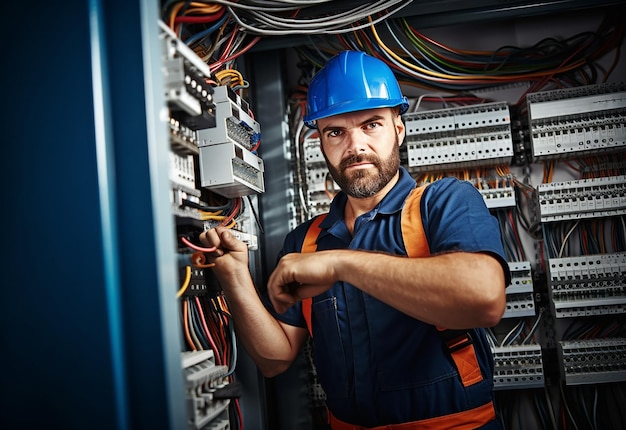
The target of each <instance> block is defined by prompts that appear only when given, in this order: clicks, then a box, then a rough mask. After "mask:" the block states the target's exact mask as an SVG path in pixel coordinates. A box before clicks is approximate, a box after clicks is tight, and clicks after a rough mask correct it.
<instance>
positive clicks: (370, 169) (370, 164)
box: [317, 108, 404, 198]
mask: <svg viewBox="0 0 626 430" xmlns="http://www.w3.org/2000/svg"><path fill="white" fill-rule="evenodd" d="M317 126H318V129H319V132H320V139H321V142H322V153H323V154H324V158H325V159H326V164H327V165H328V170H329V171H330V174H331V175H332V177H333V179H334V180H335V182H336V183H337V185H339V187H341V189H342V190H344V192H346V193H347V194H348V195H349V196H352V197H356V198H367V197H372V196H374V195H375V194H376V193H378V192H379V191H380V190H382V189H383V187H384V186H385V185H387V184H388V183H389V181H391V180H392V179H393V178H394V177H395V176H396V175H397V173H398V169H399V167H400V145H401V144H402V141H403V140H404V124H403V123H402V119H401V118H400V116H399V115H397V114H396V113H395V112H394V111H393V110H392V109H390V108H380V109H371V110H366V111H358V112H350V113H346V114H341V115H335V116H332V117H328V118H323V119H320V120H318V122H317Z"/></svg>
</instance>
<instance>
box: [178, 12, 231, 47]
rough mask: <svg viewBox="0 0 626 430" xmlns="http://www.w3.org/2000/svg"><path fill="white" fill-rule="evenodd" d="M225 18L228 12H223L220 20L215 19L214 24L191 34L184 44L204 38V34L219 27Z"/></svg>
mask: <svg viewBox="0 0 626 430" xmlns="http://www.w3.org/2000/svg"><path fill="white" fill-rule="evenodd" d="M226 19H228V14H224V16H222V17H221V18H220V20H219V21H217V22H216V23H215V24H213V25H212V26H211V27H209V28H207V29H206V30H202V31H201V32H199V33H196V34H194V35H193V36H191V37H190V38H189V39H187V40H185V45H187V46H190V45H191V44H192V43H195V42H197V41H199V40H202V39H204V38H205V37H206V36H208V35H209V34H211V33H213V32H214V31H215V30H217V29H218V28H220V27H221V26H222V24H224V23H225V22H226Z"/></svg>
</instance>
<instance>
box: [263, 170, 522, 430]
mask: <svg viewBox="0 0 626 430" xmlns="http://www.w3.org/2000/svg"><path fill="white" fill-rule="evenodd" d="M415 186H416V184H415V181H414V180H413V178H411V176H410V175H409V174H408V172H407V171H406V170H405V169H403V168H401V169H400V179H399V181H398V183H397V184H396V185H395V186H394V188H393V189H392V190H391V191H390V192H389V194H388V195H387V196H385V198H384V199H383V200H382V201H381V202H380V204H378V205H377V207H376V208H374V209H373V210H372V211H370V212H368V213H366V214H364V215H362V216H360V217H359V218H357V220H356V222H355V226H354V235H351V234H350V232H349V231H348V228H347V226H346V224H345V223H344V221H343V213H344V207H345V204H346V201H347V197H346V195H345V194H343V193H339V194H338V195H337V196H336V197H335V199H334V200H333V202H332V204H331V208H330V211H329V214H328V215H327V217H326V219H325V220H324V221H322V223H321V225H320V227H321V228H322V231H321V233H320V235H319V236H318V245H317V249H318V250H327V249H347V248H348V249H362V250H375V251H384V252H387V253H391V254H397V255H406V251H405V247H404V242H403V238H402V233H401V229H400V214H401V210H402V207H403V204H404V200H405V198H406V197H407V195H408V194H409V193H410V192H411V190H412V189H413V188H415ZM421 215H422V222H423V227H424V231H425V233H426V237H427V240H428V245H429V247H430V251H431V254H437V253H441V252H444V251H451V250H460V251H467V252H486V253H490V254H492V255H494V256H495V257H496V258H497V259H498V260H499V261H500V263H501V265H502V267H503V270H504V271H505V274H506V280H507V285H508V282H509V281H510V274H509V269H508V265H507V262H506V259H505V257H504V255H505V254H504V250H503V247H502V242H501V239H500V230H499V227H498V223H497V220H496V219H495V218H494V217H493V216H491V214H490V213H489V211H488V209H487V208H486V206H485V203H484V201H483V198H482V196H481V195H480V193H479V192H478V191H477V190H476V188H474V187H473V186H472V185H471V184H470V183H468V182H465V181H460V180H457V179H453V178H445V179H441V180H439V181H436V182H434V183H432V184H430V185H429V186H428V187H427V188H426V190H425V191H424V194H423V196H422V200H421ZM309 224H310V222H306V223H304V224H302V225H300V226H298V227H297V228H296V229H294V231H292V232H291V233H289V234H288V235H287V237H286V239H285V242H284V245H283V249H282V252H281V255H284V254H287V253H291V252H300V249H301V247H302V243H303V240H304V236H305V234H306V231H307V229H308V226H309ZM450 270H455V268H454V267H451V268H450ZM312 309H313V311H312V322H313V332H314V336H313V341H314V348H315V349H314V350H315V366H316V370H317V373H318V377H319V381H320V383H321V385H322V387H323V388H324V390H325V393H326V396H327V405H328V408H329V410H330V411H331V412H332V414H333V415H334V416H335V417H337V418H339V419H340V420H342V421H345V422H349V423H352V424H357V425H360V426H364V427H375V426H381V425H387V424H397V423H403V422H409V421H416V420H422V419H426V418H430V417H435V416H440V415H447V414H452V413H455V412H459V411H463V410H467V409H473V408H475V407H478V406H481V405H484V404H485V403H488V402H489V401H491V400H492V389H493V381H492V373H493V358H492V355H491V352H490V348H489V344H488V343H487V340H486V337H485V334H484V331H483V330H480V329H474V330H473V331H472V336H473V338H474V344H475V348H476V351H477V356H478V361H479V363H480V367H481V371H482V373H483V376H484V380H483V381H482V382H479V383H476V384H474V385H472V386H470V387H467V388H464V387H463V386H462V384H461V383H460V380H459V377H458V374H457V371H456V369H455V367H454V364H453V362H452V360H451V358H450V356H449V353H448V351H447V350H446V349H445V348H444V346H443V343H442V341H441V338H440V336H439V334H438V333H437V331H436V329H435V327H433V326H432V325H429V324H426V323H424V322H421V321H419V320H416V319H414V318H411V317H409V316H407V315H406V314H404V313H402V312H399V311H397V310H395V309H393V308H392V307H390V306H388V305H386V304H385V303H383V302H381V301H379V300H377V299H375V298H373V297H371V296H369V295H367V294H365V293H363V292H361V290H359V289H357V288H355V287H353V286H352V285H350V284H348V283H345V282H337V283H336V284H334V285H333V287H332V288H331V289H330V290H328V291H327V292H325V293H324V294H322V295H320V296H317V297H314V298H313V306H312ZM270 311H271V312H272V313H273V314H274V315H275V316H276V317H277V318H278V319H280V320H281V321H283V322H285V323H287V324H290V325H295V326H298V327H306V323H305V320H304V318H303V316H302V310H301V304H300V303H298V304H297V305H295V306H293V307H291V308H290V309H289V310H288V311H287V312H285V313H284V314H277V313H276V312H274V311H273V309H271V305H270ZM485 428H499V426H498V423H497V422H494V423H493V425H492V426H488V427H485Z"/></svg>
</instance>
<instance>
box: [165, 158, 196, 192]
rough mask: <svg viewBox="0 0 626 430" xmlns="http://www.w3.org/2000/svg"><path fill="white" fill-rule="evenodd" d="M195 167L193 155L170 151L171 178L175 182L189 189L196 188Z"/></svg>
mask: <svg viewBox="0 0 626 430" xmlns="http://www.w3.org/2000/svg"><path fill="white" fill-rule="evenodd" d="M194 172H195V168H194V161H193V156H192V155H180V154H177V153H175V152H173V151H170V171H169V178H170V181H171V182H172V183H173V184H176V185H180V186H181V187H183V188H185V189H189V190H194V189H196V177H195V173H194Z"/></svg>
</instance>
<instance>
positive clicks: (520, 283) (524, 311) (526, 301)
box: [502, 261, 536, 318]
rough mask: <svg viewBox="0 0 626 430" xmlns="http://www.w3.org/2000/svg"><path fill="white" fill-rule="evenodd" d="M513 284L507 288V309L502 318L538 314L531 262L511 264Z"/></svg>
mask: <svg viewBox="0 0 626 430" xmlns="http://www.w3.org/2000/svg"><path fill="white" fill-rule="evenodd" d="M509 270H510V271H511V283H510V284H509V285H508V286H507V288H506V308H505V310H504V314H503V315H502V318H520V317H526V316H533V315H535V314H536V308H535V299H534V292H533V278H532V271H531V266H530V262H529V261H520V262H509Z"/></svg>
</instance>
